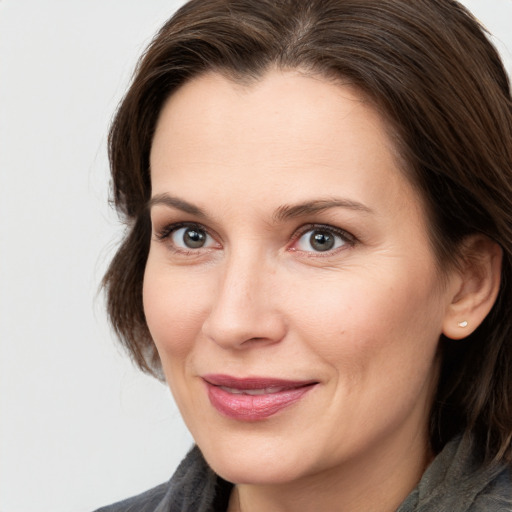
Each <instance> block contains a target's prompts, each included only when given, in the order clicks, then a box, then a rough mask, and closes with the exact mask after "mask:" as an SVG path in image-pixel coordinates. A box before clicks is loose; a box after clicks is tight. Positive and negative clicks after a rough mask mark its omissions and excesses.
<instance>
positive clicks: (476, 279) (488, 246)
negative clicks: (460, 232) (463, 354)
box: [443, 235, 502, 340]
mask: <svg viewBox="0 0 512 512" xmlns="http://www.w3.org/2000/svg"><path fill="white" fill-rule="evenodd" d="M501 260H502V250H501V247H500V246H499V245H498V244H497V243H496V242H494V241H492V240H491V239H490V238H489V237H487V236H485V235H473V236H470V237H468V238H467V239H466V240H465V241H464V245H463V248H462V255H461V263H460V267H459V269H458V270H457V271H455V273H456V274H457V275H456V279H454V283H455V290H454V288H452V291H453V290H454V293H452V296H451V300H450V302H449V304H448V306H447V309H446V314H445V317H444V321H443V334H444V335H445V336H446V337H447V338H451V339H453V340H460V339H463V338H465V337H467V336H469V335H470V334H471V333H472V332H473V331H475V330H476V328H477V327H478V326H479V325H480V324H481V323H482V322H483V320H484V319H485V317H486V316H487V315H488V314H489V312H490V311H491V309H492V307H493V305H494V302H495V301H496V297H497V296H498V292H499V288H500V281H501Z"/></svg>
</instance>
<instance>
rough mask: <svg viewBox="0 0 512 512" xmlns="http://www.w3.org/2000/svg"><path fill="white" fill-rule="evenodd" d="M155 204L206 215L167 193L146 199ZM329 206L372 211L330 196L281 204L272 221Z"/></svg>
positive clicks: (310, 212) (313, 211) (350, 201)
mask: <svg viewBox="0 0 512 512" xmlns="http://www.w3.org/2000/svg"><path fill="white" fill-rule="evenodd" d="M155 205H164V206H167V207H169V208H174V209H176V210H181V211H183V212H185V213H188V214H190V215H194V216H197V217H200V218H203V219H205V218H206V217H207V215H206V213H205V212H204V210H202V209H201V208H199V207H198V206H196V205H194V204H192V203H189V202H188V201H185V200H184V199H180V198H178V197H174V196H170V195H169V194H165V193H163V194H157V195H155V196H153V197H152V198H151V199H150V200H149V201H148V204H147V206H148V209H151V208H152V207H153V206H155ZM330 208H346V209H349V210H355V211H360V212H363V213H370V214H371V213H374V212H373V210H372V209H371V208H368V207H367V206H366V205H364V204H363V203H359V202H357V201H352V200H350V199H342V198H330V199H316V200H313V201H306V202H304V203H299V204H294V205H286V204H285V205H282V206H280V207H279V208H277V210H276V211H275V212H274V214H273V215H272V220H273V222H282V221H285V220H289V219H293V218H297V217H303V216H305V215H311V214H314V213H319V212H323V211H325V210H329V209H330Z"/></svg>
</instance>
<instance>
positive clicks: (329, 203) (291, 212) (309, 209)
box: [273, 198, 374, 222]
mask: <svg viewBox="0 0 512 512" xmlns="http://www.w3.org/2000/svg"><path fill="white" fill-rule="evenodd" d="M330 208H346V209H349V210H355V211H359V212H364V213H374V212H373V210H372V209H371V208H368V206H366V205H364V204H363V203H359V202H357V201H352V200H350V199H342V198H330V199H318V200H314V201H306V202H304V203H300V204H295V205H283V206H280V207H279V208H278V209H277V210H276V212H275V213H274V215H273V220H274V222H280V221H283V220H288V219H292V218H296V217H303V216H304V215H311V214H314V213H319V212H323V211H325V210H329V209H330Z"/></svg>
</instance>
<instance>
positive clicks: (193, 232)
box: [183, 228, 206, 249]
mask: <svg viewBox="0 0 512 512" xmlns="http://www.w3.org/2000/svg"><path fill="white" fill-rule="evenodd" d="M205 240H206V236H205V234H204V233H203V232H202V231H198V230H197V229H193V228H190V229H187V231H185V236H184V240H183V241H184V242H185V245H186V246H187V247H189V248H190V249H197V248H199V247H202V246H203V245H204V242H205Z"/></svg>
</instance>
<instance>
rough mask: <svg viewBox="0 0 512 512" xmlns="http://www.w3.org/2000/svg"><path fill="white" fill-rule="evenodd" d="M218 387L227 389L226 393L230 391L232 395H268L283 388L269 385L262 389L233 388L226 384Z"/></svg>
mask: <svg viewBox="0 0 512 512" xmlns="http://www.w3.org/2000/svg"><path fill="white" fill-rule="evenodd" d="M220 389H223V390H224V391H227V392H228V393H232V394H234V395H270V394H272V393H279V391H283V390H284V389H285V388H282V387H270V388H262V389H235V388H228V387H226V386H220Z"/></svg>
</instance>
